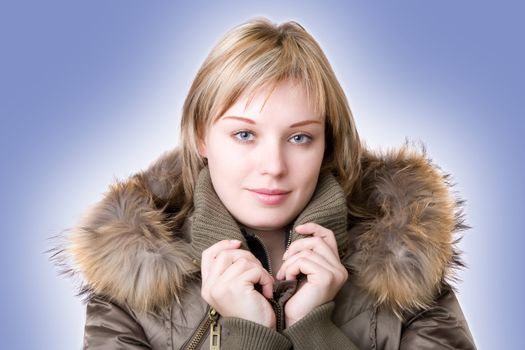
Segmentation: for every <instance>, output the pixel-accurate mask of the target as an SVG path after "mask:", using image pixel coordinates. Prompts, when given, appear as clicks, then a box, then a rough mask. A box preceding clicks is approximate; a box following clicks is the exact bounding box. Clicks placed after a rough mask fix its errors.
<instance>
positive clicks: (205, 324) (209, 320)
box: [182, 306, 221, 350]
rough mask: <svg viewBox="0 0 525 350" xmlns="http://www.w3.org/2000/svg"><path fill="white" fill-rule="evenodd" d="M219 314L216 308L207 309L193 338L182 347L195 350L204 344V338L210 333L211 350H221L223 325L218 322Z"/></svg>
mask: <svg viewBox="0 0 525 350" xmlns="http://www.w3.org/2000/svg"><path fill="white" fill-rule="evenodd" d="M218 318H219V314H218V313H217V311H216V310H215V309H214V308H210V307H209V306H208V307H207V309H206V315H205V316H204V318H203V319H202V321H201V322H200V324H199V327H198V328H197V330H196V331H195V333H193V337H192V338H191V339H190V340H188V341H187V342H186V344H184V346H183V347H182V348H183V349H185V350H195V349H197V346H199V344H200V343H201V342H202V339H204V336H205V335H206V333H207V332H208V331H210V350H220V348H221V347H220V336H221V325H220V324H219V323H218V322H217V319H218Z"/></svg>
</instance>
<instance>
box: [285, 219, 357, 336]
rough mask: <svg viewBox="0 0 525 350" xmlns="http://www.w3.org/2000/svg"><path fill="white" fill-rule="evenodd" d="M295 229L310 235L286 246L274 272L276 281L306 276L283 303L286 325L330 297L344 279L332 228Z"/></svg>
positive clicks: (313, 225) (308, 226)
mask: <svg viewBox="0 0 525 350" xmlns="http://www.w3.org/2000/svg"><path fill="white" fill-rule="evenodd" d="M295 230H296V232H297V233H299V234H301V235H312V237H308V238H304V239H300V240H297V241H295V242H294V243H292V244H291V245H290V247H289V248H288V250H287V251H286V252H285V254H284V256H283V259H284V260H285V261H284V262H283V264H282V266H281V268H280V269H279V271H278V272H277V275H276V278H277V279H279V280H284V279H286V280H291V279H297V275H299V274H300V273H302V274H304V275H306V280H305V281H303V282H304V283H301V285H300V286H299V289H298V291H297V292H296V293H295V294H294V296H293V297H292V298H290V300H288V302H287V303H286V305H285V310H284V314H285V315H286V320H285V322H286V327H290V326H291V325H292V324H294V323H295V322H297V321H299V320H300V319H301V318H303V317H304V316H305V315H306V314H307V313H309V312H310V311H312V310H313V309H314V308H315V307H317V306H319V305H322V304H324V303H327V302H329V301H331V300H333V298H334V297H335V295H336V294H337V293H338V292H339V290H340V289H341V287H342V286H343V284H344V283H345V281H346V280H347V278H348V271H347V270H346V268H345V267H344V266H343V265H342V264H341V260H340V259H339V254H338V252H337V242H336V240H335V237H334V234H333V232H332V231H330V230H329V229H327V228H324V227H322V226H320V225H317V224H315V223H308V224H304V225H300V226H297V227H296V228H295Z"/></svg>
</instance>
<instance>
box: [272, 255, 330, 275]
mask: <svg viewBox="0 0 525 350" xmlns="http://www.w3.org/2000/svg"><path fill="white" fill-rule="evenodd" d="M301 259H308V260H311V261H313V262H315V263H316V264H318V265H319V266H321V267H323V268H324V269H325V270H329V271H331V270H336V269H337V266H333V265H332V264H331V263H330V262H329V261H327V260H326V259H325V258H324V256H322V255H319V254H316V253H315V252H313V251H311V250H306V251H302V252H300V253H297V254H295V255H293V256H292V257H290V258H289V259H287V260H286V261H285V262H284V263H283V264H282V265H281V268H280V269H279V271H278V272H277V274H276V275H275V277H276V278H277V279H283V278H285V277H286V271H287V270H288V268H289V267H290V266H292V265H294V264H297V263H298V261H299V260H301ZM299 263H300V262H299Z"/></svg>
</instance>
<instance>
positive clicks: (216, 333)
mask: <svg viewBox="0 0 525 350" xmlns="http://www.w3.org/2000/svg"><path fill="white" fill-rule="evenodd" d="M209 317H210V319H211V324H210V350H221V325H220V324H219V322H217V318H218V317H219V315H218V314H217V311H216V310H215V309H214V308H211V309H210V313H209Z"/></svg>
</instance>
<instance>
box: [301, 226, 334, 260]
mask: <svg viewBox="0 0 525 350" xmlns="http://www.w3.org/2000/svg"><path fill="white" fill-rule="evenodd" d="M295 232H297V233H299V234H301V235H312V236H313V237H321V238H322V239H323V240H324V241H325V242H326V244H328V246H329V247H330V248H331V249H332V250H333V251H334V253H336V254H338V252H337V241H336V240H335V236H334V233H333V232H332V231H331V230H329V229H327V228H326V227H323V226H321V225H319V224H316V223H315V222H309V223H306V224H303V225H299V226H297V227H296V228H295Z"/></svg>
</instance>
